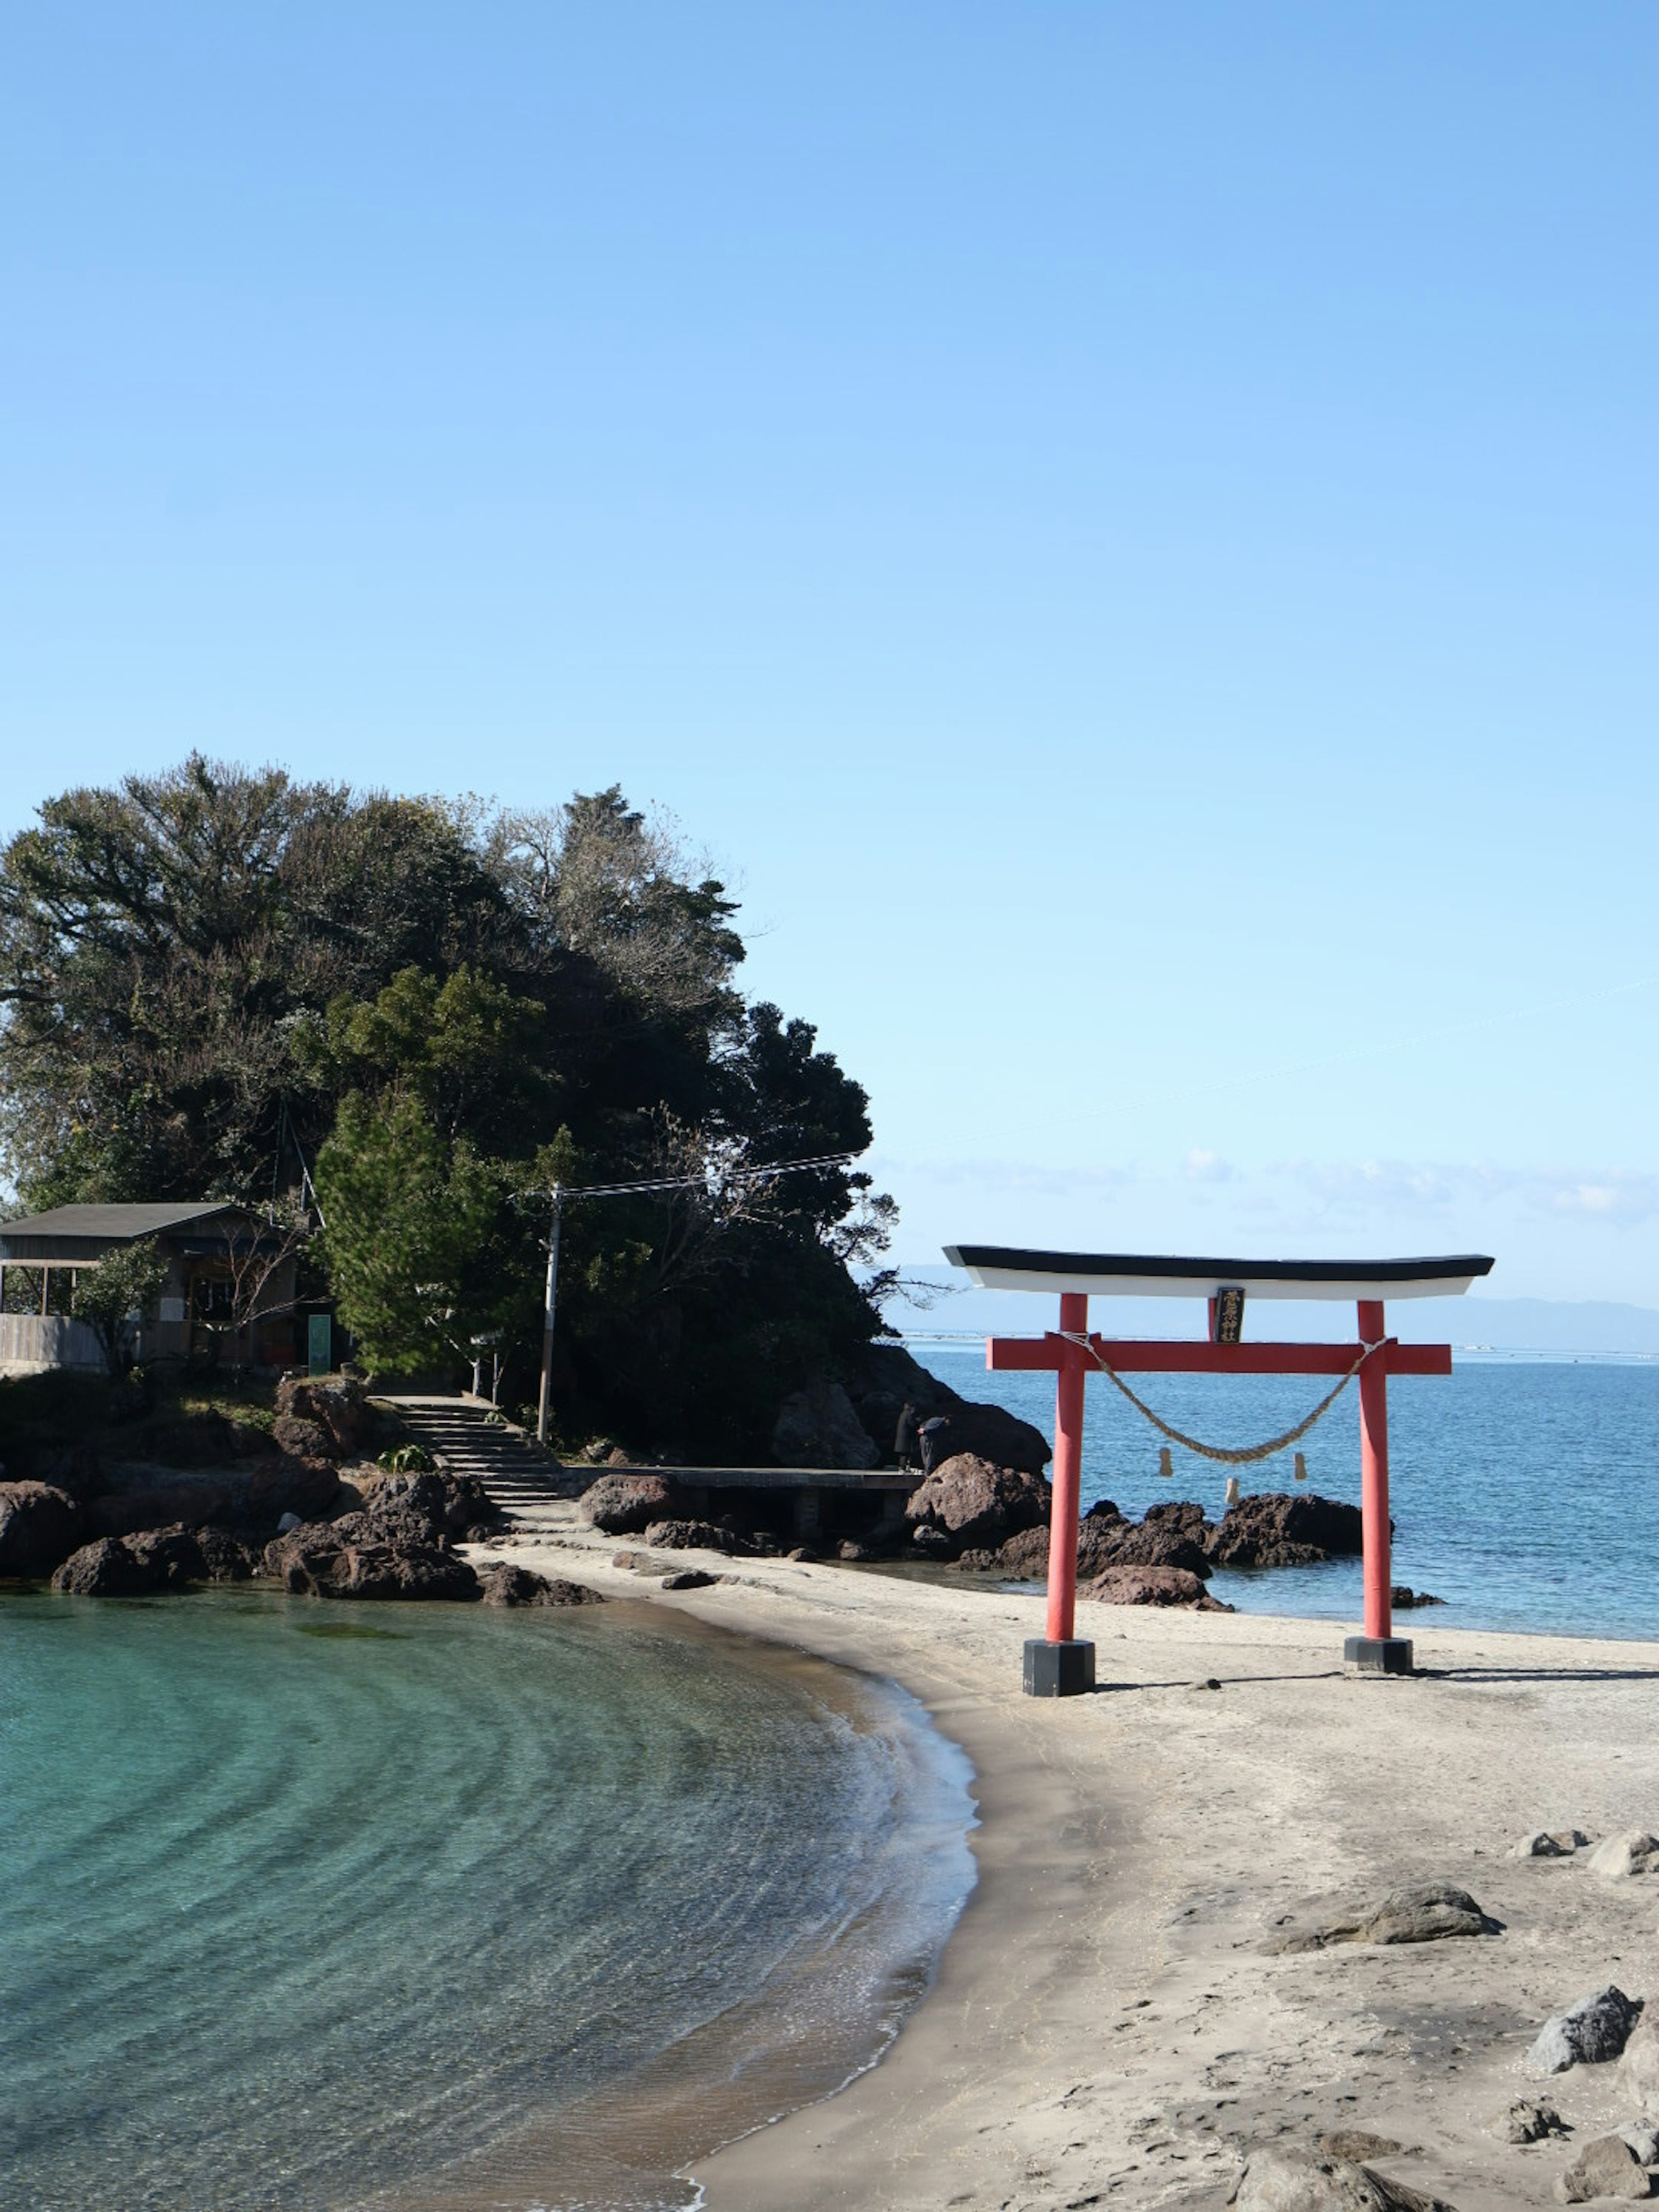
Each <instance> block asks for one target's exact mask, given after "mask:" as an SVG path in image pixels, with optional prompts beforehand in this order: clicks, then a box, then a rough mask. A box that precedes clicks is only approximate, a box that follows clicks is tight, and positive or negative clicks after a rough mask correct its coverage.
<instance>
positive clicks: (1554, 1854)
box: [1509, 1828, 1589, 1859]
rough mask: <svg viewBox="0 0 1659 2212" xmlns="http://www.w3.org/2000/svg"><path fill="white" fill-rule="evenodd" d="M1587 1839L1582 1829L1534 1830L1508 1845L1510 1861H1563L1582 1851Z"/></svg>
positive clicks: (1587, 1841)
mask: <svg viewBox="0 0 1659 2212" xmlns="http://www.w3.org/2000/svg"><path fill="white" fill-rule="evenodd" d="M1587 1843H1589V1837H1588V1836H1587V1835H1586V1834H1585V1833H1584V1832H1583V1829H1582V1828H1557V1829H1554V1830H1553V1831H1552V1830H1549V1829H1545V1828H1534V1830H1533V1831H1532V1832H1531V1833H1530V1835H1525V1836H1522V1838H1521V1840H1520V1842H1519V1843H1518V1844H1510V1853H1509V1855H1510V1857H1511V1858H1512V1859H1565V1858H1571V1857H1572V1855H1573V1853H1574V1852H1575V1851H1581V1850H1583V1848H1584V1846H1585V1844H1587Z"/></svg>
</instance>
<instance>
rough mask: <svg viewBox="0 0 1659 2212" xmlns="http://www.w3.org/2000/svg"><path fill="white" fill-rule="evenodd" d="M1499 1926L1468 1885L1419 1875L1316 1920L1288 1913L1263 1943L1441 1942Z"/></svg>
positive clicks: (1304, 1947)
mask: <svg viewBox="0 0 1659 2212" xmlns="http://www.w3.org/2000/svg"><path fill="white" fill-rule="evenodd" d="M1497 1934H1498V1922H1497V1921H1495V1920H1493V1919H1492V1918H1490V1917H1488V1915H1487V1914H1486V1913H1485V1912H1483V1911H1481V1909H1480V1906H1479V1905H1477V1904H1476V1903H1475V1901H1474V1899H1473V1898H1472V1897H1471V1896H1470V1895H1469V1893H1468V1890H1466V1889H1459V1888H1458V1887H1456V1885H1455V1883H1453V1882H1449V1881H1418V1882H1408V1883H1407V1884H1406V1885H1405V1886H1404V1887H1402V1888H1400V1889H1391V1890H1389V1893H1387V1895H1386V1896H1383V1897H1381V1898H1378V1899H1376V1901H1375V1903H1372V1904H1368V1905H1354V1906H1352V1907H1350V1908H1349V1909H1348V1910H1346V1911H1340V1912H1337V1913H1334V1914H1331V1915H1329V1916H1328V1917H1324V1918H1322V1919H1320V1920H1317V1921H1316V1922H1315V1923H1313V1924H1312V1925H1304V1924H1302V1923H1297V1922H1295V1921H1294V1920H1291V1919H1289V1918H1288V1917H1287V1920H1286V1922H1285V1924H1284V1925H1283V1926H1282V1928H1281V1930H1280V1932H1279V1933H1278V1934H1276V1935H1274V1936H1270V1937H1269V1938H1268V1940H1267V1943H1266V1945H1265V1946H1264V1947H1263V1948H1265V1949H1266V1950H1267V1951H1268V1952H1270V1953H1279V1952H1287V1951H1323V1950H1325V1949H1327V1948H1328V1947H1329V1946H1330V1945H1332V1944H1334V1943H1436V1942H1441V1941H1442V1940H1443V1938H1445V1937H1447V1936H1496V1935H1497Z"/></svg>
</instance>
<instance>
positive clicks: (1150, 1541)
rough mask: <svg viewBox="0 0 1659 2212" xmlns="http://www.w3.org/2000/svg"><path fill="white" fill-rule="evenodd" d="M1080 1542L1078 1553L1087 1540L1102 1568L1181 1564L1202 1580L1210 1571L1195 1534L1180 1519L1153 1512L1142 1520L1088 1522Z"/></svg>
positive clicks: (1084, 1524)
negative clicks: (1156, 1515) (1169, 1519)
mask: <svg viewBox="0 0 1659 2212" xmlns="http://www.w3.org/2000/svg"><path fill="white" fill-rule="evenodd" d="M1085 1531H1086V1532H1087V1534H1086V1535H1085ZM1078 1542H1079V1557H1080V1556H1081V1553H1082V1547H1083V1546H1084V1545H1085V1542H1086V1544H1087V1546H1088V1549H1089V1557H1090V1559H1091V1561H1093V1560H1097V1561H1098V1562H1099V1565H1100V1567H1102V1568H1103V1567H1109V1566H1111V1567H1179V1568H1181V1569H1182V1570H1183V1571H1185V1572H1186V1573H1188V1574H1189V1575H1196V1576H1197V1577H1199V1579H1200V1582H1202V1581H1204V1580H1206V1579H1207V1577H1208V1576H1209V1574H1210V1571H1211V1570H1210V1562H1209V1559H1208V1557H1207V1555H1206V1553H1205V1549H1204V1547H1203V1545H1202V1544H1201V1543H1200V1542H1199V1541H1198V1540H1197V1539H1196V1538H1195V1537H1194V1536H1193V1535H1191V1534H1188V1531H1187V1530H1186V1529H1185V1528H1182V1526H1181V1525H1180V1524H1179V1522H1167V1521H1154V1520H1153V1519H1152V1515H1151V1514H1148V1515H1147V1516H1146V1519H1145V1520H1144V1521H1139V1522H1137V1521H1095V1522H1084V1523H1083V1524H1082V1527H1081V1528H1079V1531H1078ZM1096 1571H1099V1569H1098V1568H1097V1570H1096Z"/></svg>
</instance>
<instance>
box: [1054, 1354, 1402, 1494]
mask: <svg viewBox="0 0 1659 2212" xmlns="http://www.w3.org/2000/svg"><path fill="white" fill-rule="evenodd" d="M1058 1334H1060V1336H1062V1337H1063V1338H1064V1339H1065V1340H1066V1343H1068V1344H1080V1345H1081V1346H1082V1347H1083V1349H1084V1350H1085V1352H1087V1353H1088V1355H1089V1357H1090V1358H1091V1359H1092V1360H1093V1361H1094V1363H1095V1365H1096V1366H1097V1368H1099V1370H1100V1371H1101V1373H1102V1374H1103V1376H1105V1377H1106V1379H1107V1381H1108V1382H1109V1383H1115V1385H1116V1387H1117V1388H1118V1389H1120V1390H1121V1392H1122V1393H1123V1395H1124V1396H1125V1397H1126V1398H1127V1400H1128V1401H1129V1403H1130V1404H1131V1405H1132V1406H1133V1407H1134V1409H1135V1411H1136V1412H1137V1413H1140V1414H1142V1415H1144V1416H1145V1418H1146V1419H1147V1420H1149V1421H1150V1422H1151V1423H1152V1426H1153V1427H1154V1428H1155V1429H1156V1430H1157V1431H1158V1434H1159V1435H1160V1436H1164V1437H1168V1438H1169V1439H1170V1443H1176V1444H1179V1445H1181V1446H1182V1449H1183V1450H1186V1451H1189V1452H1196V1453H1197V1454H1198V1455H1199V1457H1200V1459H1212V1460H1218V1461H1219V1462H1220V1463H1221V1464H1222V1466H1223V1467H1249V1466H1251V1465H1253V1464H1254V1462H1255V1461H1257V1460H1261V1459H1271V1458H1272V1457H1273V1454H1274V1453H1275V1452H1281V1451H1283V1450H1285V1448H1286V1447H1287V1446H1288V1445H1290V1444H1293V1443H1298V1442H1299V1441H1300V1440H1301V1438H1302V1437H1305V1436H1306V1435H1307V1433H1308V1431H1309V1430H1310V1428H1312V1426H1313V1425H1314V1424H1315V1422H1316V1421H1319V1420H1322V1419H1324V1417H1325V1415H1326V1414H1327V1413H1329V1411H1330V1410H1331V1407H1333V1406H1334V1405H1335V1403H1336V1401H1337V1400H1338V1399H1339V1398H1340V1396H1341V1395H1342V1393H1343V1392H1344V1391H1345V1390H1346V1389H1347V1387H1348V1385H1349V1383H1352V1381H1353V1378H1354V1376H1356V1375H1358V1372H1359V1370H1360V1369H1361V1368H1362V1367H1363V1366H1364V1364H1365V1362H1366V1361H1367V1360H1368V1359H1369V1358H1370V1356H1371V1354H1372V1352H1380V1351H1381V1350H1382V1349H1383V1344H1385V1343H1388V1342H1391V1341H1392V1340H1391V1339H1389V1338H1386V1337H1385V1338H1383V1339H1382V1340H1380V1341H1379V1342H1377V1343H1376V1344H1368V1345H1366V1346H1364V1349H1363V1350H1362V1351H1361V1352H1360V1355H1359V1357H1358V1359H1356V1360H1355V1362H1354V1364H1353V1365H1352V1367H1351V1368H1350V1369H1349V1370H1348V1371H1347V1373H1346V1375H1345V1376H1343V1377H1342V1379H1341V1381H1340V1383H1338V1384H1337V1386H1336V1388H1335V1389H1334V1390H1332V1391H1330V1392H1328V1394H1327V1395H1326V1396H1324V1397H1323V1398H1322V1399H1321V1400H1320V1401H1319V1403H1318V1404H1317V1405H1316V1407H1314V1409H1313V1411H1312V1413H1310V1414H1309V1416H1308V1418H1307V1419H1306V1420H1305V1421H1298V1422H1297V1425H1296V1426H1295V1427H1294V1428H1293V1429H1286V1430H1285V1433H1284V1435H1283V1436H1282V1437H1273V1439H1272V1440H1271V1442H1269V1443H1265V1444H1250V1445H1249V1446H1248V1447H1246V1448H1245V1449H1243V1450H1237V1451H1232V1450H1227V1449H1224V1448H1223V1447H1222V1446H1221V1445H1219V1444H1205V1443H1200V1442H1199V1440H1198V1438H1197V1437H1189V1436H1186V1435H1184V1434H1183V1433H1182V1431H1181V1430H1179V1429H1175V1428H1171V1427H1170V1424H1169V1423H1168V1422H1167V1421H1166V1420H1164V1419H1163V1417H1162V1416H1161V1415H1160V1414H1158V1413H1154V1412H1153V1411H1152V1407H1150V1406H1149V1405H1148V1404H1147V1403H1146V1400H1145V1399H1144V1398H1138V1397H1137V1396H1136V1395H1135V1394H1134V1392H1133V1390H1132V1389H1130V1388H1129V1386H1128V1384H1127V1383H1126V1382H1125V1381H1124V1379H1123V1377H1122V1376H1121V1375H1120V1374H1119V1373H1118V1371H1117V1370H1116V1369H1115V1367H1113V1366H1112V1365H1111V1364H1110V1363H1109V1361H1107V1360H1104V1359H1103V1358H1101V1356H1100V1354H1099V1353H1098V1352H1097V1351H1096V1350H1095V1347H1094V1346H1093V1345H1092V1344H1091V1343H1090V1341H1089V1340H1088V1338H1087V1337H1086V1336H1082V1335H1079V1334H1074V1333H1073V1331H1072V1330H1070V1329H1061V1330H1060V1331H1059V1332H1058Z"/></svg>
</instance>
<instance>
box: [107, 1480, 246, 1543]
mask: <svg viewBox="0 0 1659 2212" xmlns="http://www.w3.org/2000/svg"><path fill="white" fill-rule="evenodd" d="M229 1511H230V1491H229V1489H228V1486H226V1485H225V1484H224V1483H222V1482H180V1483H176V1484H174V1485H173V1486H172V1487H171V1488H170V1489H167V1490H134V1491H126V1492H120V1491H112V1492H110V1493H109V1495H108V1496H106V1497H104V1498H90V1499H88V1503H87V1504H86V1506H85V1508H84V1509H83V1511H82V1520H83V1522H84V1525H85V1528H86V1532H87V1534H88V1535H89V1536H128V1535H131V1534H132V1532H133V1531H134V1529H137V1528H165V1527H167V1525H168V1523H170V1522H174V1521H182V1522H187V1523H190V1524H191V1525H192V1526H193V1525H194V1524H195V1523H196V1522H198V1521H218V1520H222V1519H223V1518H224V1517H225V1516H226V1515H228V1513H229Z"/></svg>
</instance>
